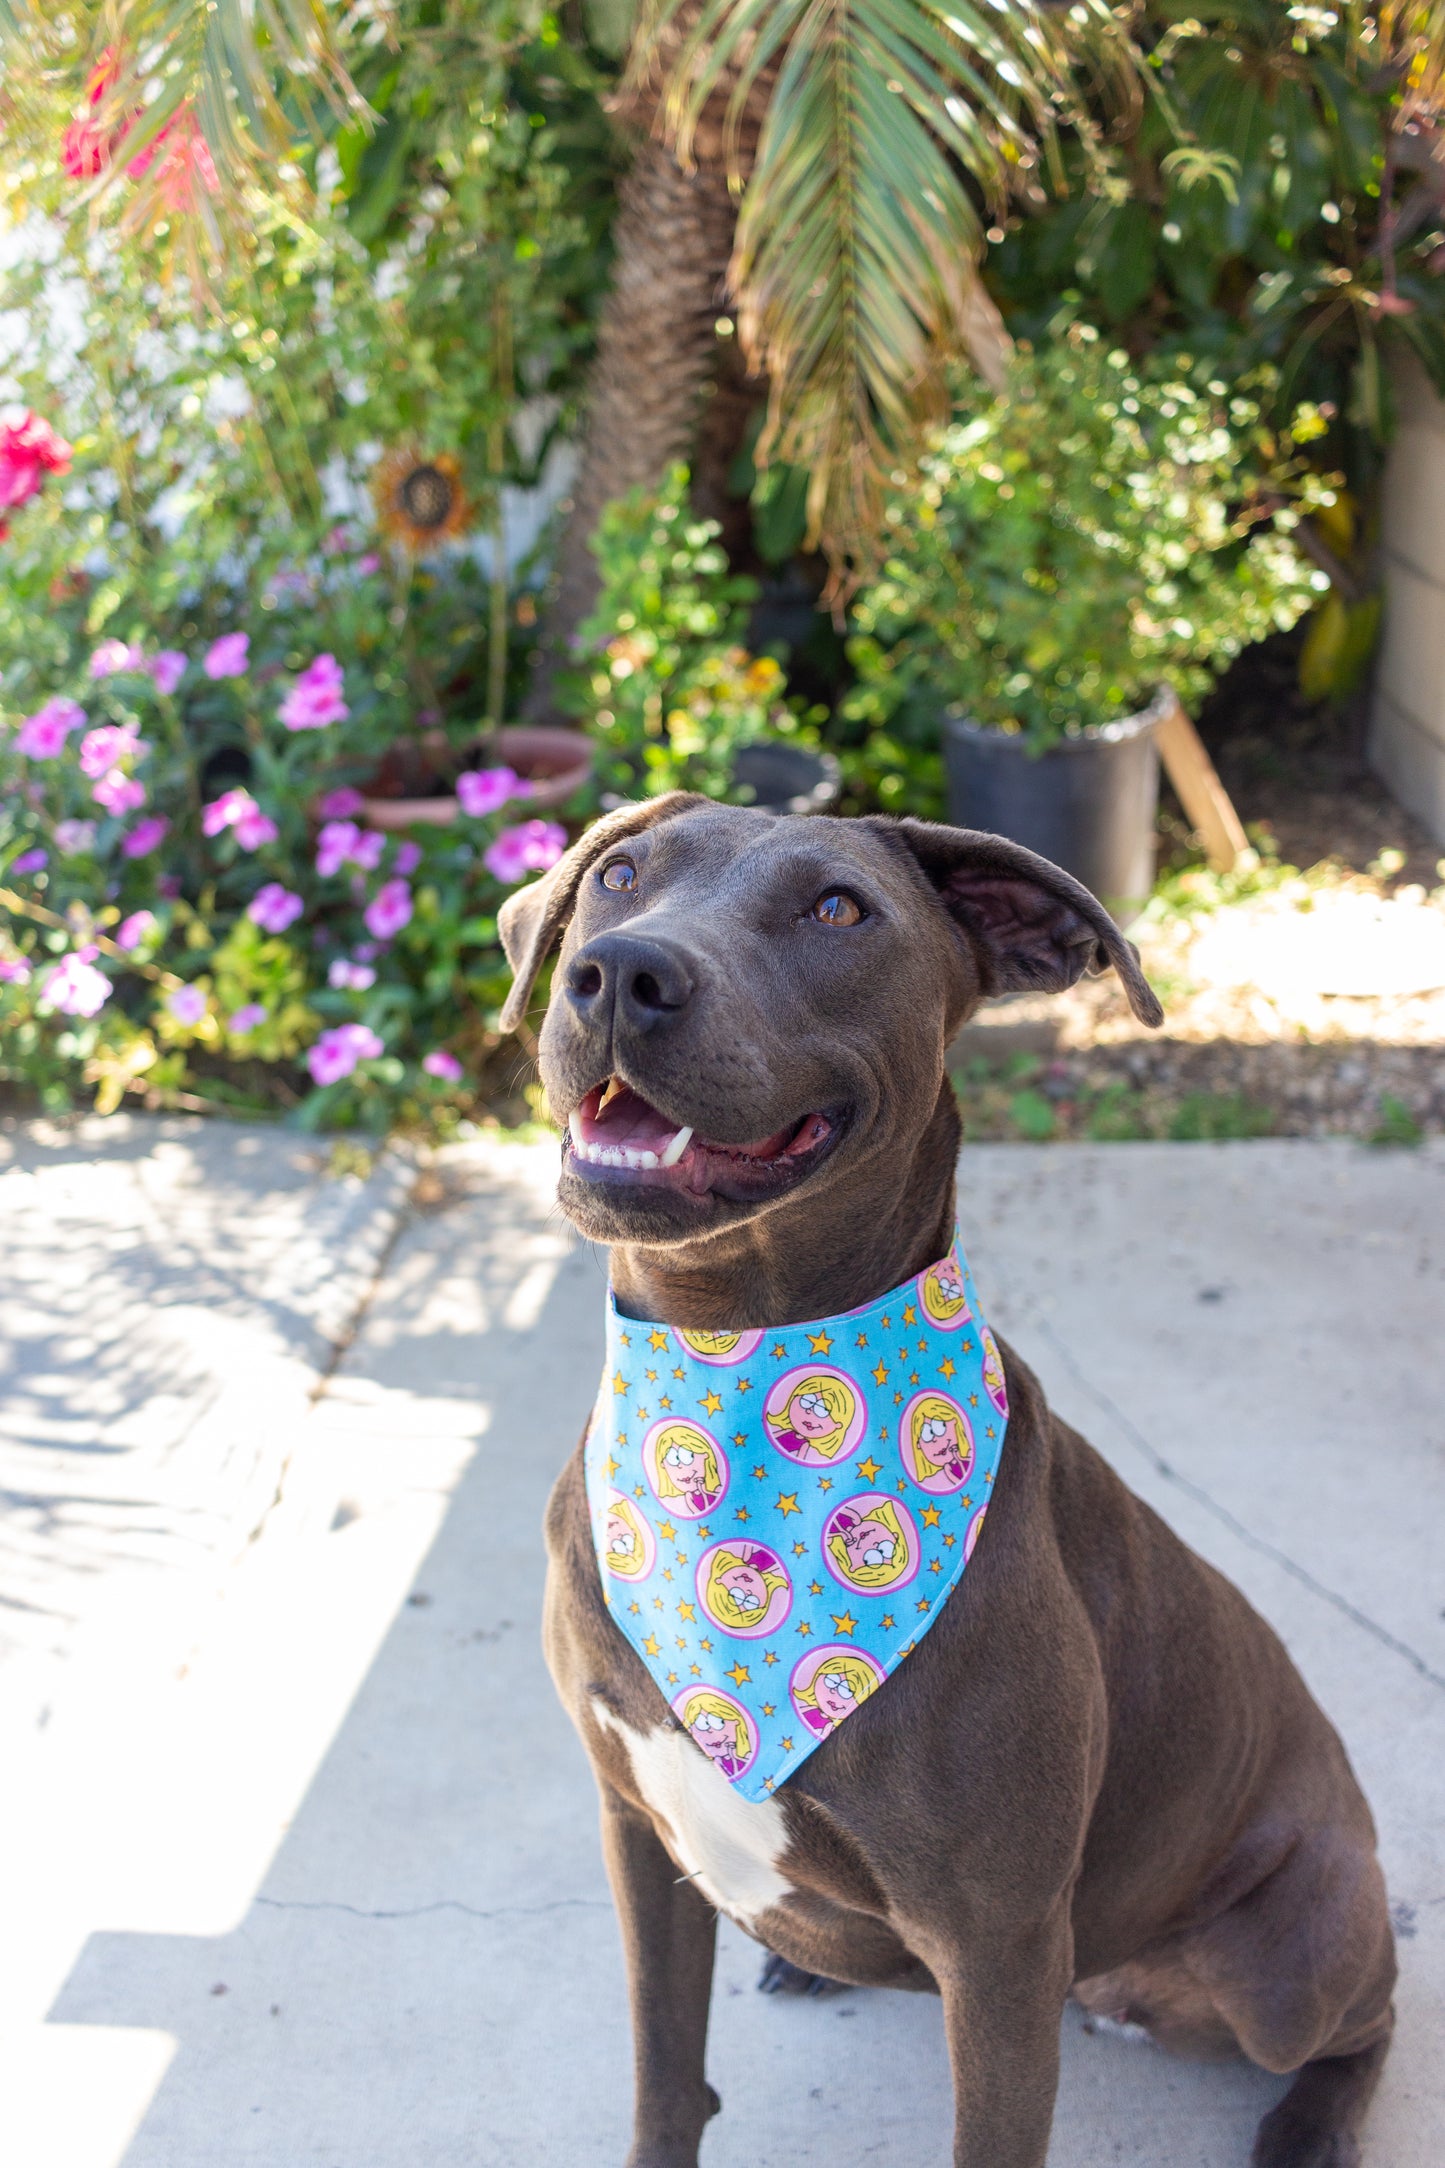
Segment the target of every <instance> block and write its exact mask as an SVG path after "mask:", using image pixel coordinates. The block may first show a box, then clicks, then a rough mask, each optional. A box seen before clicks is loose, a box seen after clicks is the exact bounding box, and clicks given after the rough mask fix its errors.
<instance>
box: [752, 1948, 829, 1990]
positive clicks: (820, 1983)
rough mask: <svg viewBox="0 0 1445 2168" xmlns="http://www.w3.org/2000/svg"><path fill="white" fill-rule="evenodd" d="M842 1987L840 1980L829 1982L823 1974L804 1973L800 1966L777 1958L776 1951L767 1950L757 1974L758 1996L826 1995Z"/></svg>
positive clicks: (782, 1958)
mask: <svg viewBox="0 0 1445 2168" xmlns="http://www.w3.org/2000/svg"><path fill="white" fill-rule="evenodd" d="M843 1985H844V1982H843V1981H842V1980H830V1979H829V1978H828V1976H827V1974H826V1973H824V1972H804V1971H803V1969H802V1967H801V1966H800V1965H793V1964H790V1963H789V1962H788V1960H787V1958H786V1957H779V1955H778V1953H777V1951H776V1950H769V1952H768V1954H767V1956H766V1957H765V1958H764V1960H763V1969H762V1971H761V1972H760V1973H759V1974H758V1993H759V1994H760V1995H827V1994H829V1993H831V1992H832V1990H833V1989H834V1988H835V1987H842V1986H843Z"/></svg>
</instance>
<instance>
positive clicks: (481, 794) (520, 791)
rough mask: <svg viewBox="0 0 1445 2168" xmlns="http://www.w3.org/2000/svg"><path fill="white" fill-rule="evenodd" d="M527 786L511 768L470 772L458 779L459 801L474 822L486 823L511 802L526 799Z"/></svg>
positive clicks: (477, 769) (471, 770) (469, 770)
mask: <svg viewBox="0 0 1445 2168" xmlns="http://www.w3.org/2000/svg"><path fill="white" fill-rule="evenodd" d="M526 795H527V785H526V784H525V783H524V782H523V781H522V779H521V777H520V776H519V775H517V774H515V773H514V772H513V770H512V769H511V768H468V769H467V770H466V772H465V773H464V774H462V775H459V776H458V777H457V799H458V802H459V804H460V805H461V809H462V811H463V812H464V813H466V814H469V815H470V816H471V818H472V819H473V820H485V819H486V817H487V815H488V814H489V813H495V812H497V811H498V810H499V809H500V808H501V807H502V806H504V805H505V804H506V802H507V800H508V799H509V798H525V797H526Z"/></svg>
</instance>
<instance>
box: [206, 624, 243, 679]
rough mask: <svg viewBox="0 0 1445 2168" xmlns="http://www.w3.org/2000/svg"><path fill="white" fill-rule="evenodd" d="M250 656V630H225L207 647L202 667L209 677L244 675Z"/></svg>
mask: <svg viewBox="0 0 1445 2168" xmlns="http://www.w3.org/2000/svg"><path fill="white" fill-rule="evenodd" d="M250 657H251V635H250V633H249V632H223V633H222V634H221V637H220V639H219V640H213V641H212V642H211V644H210V646H209V647H208V648H207V649H206V654H205V659H204V661H203V662H202V664H201V668H202V669H203V670H204V671H205V673H206V676H207V677H208V678H228V677H244V676H245V675H246V670H247V667H248V665H249V663H250Z"/></svg>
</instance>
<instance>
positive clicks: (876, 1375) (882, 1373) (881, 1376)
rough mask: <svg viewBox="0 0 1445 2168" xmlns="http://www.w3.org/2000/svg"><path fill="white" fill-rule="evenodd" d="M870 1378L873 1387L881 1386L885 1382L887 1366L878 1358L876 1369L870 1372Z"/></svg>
mask: <svg viewBox="0 0 1445 2168" xmlns="http://www.w3.org/2000/svg"><path fill="white" fill-rule="evenodd" d="M871 1376H872V1379H873V1383H874V1384H875V1385H882V1384H884V1383H885V1382H886V1380H887V1377H888V1365H887V1364H886V1363H885V1362H884V1361H883V1360H882V1358H881V1357H880V1358H879V1363H878V1368H877V1369H876V1370H874V1371H873V1372H871Z"/></svg>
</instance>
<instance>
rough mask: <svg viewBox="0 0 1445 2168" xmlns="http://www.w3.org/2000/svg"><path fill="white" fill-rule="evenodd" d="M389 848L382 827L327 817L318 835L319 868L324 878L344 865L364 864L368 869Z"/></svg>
mask: <svg viewBox="0 0 1445 2168" xmlns="http://www.w3.org/2000/svg"><path fill="white" fill-rule="evenodd" d="M385 849H386V837H385V836H384V835H383V834H382V832H381V830H380V829H379V828H358V827H357V825H356V823H355V821H327V823H326V825H325V826H324V827H323V828H322V830H321V833H320V834H319V835H318V836H317V838H316V871H317V872H318V873H319V874H320V875H321V876H322V878H323V879H324V880H329V878H330V877H331V875H332V874H333V873H339V872H340V871H341V869H342V867H343V866H364V867H365V869H366V871H367V872H368V873H372V872H374V871H375V869H376V865H377V861H378V860H379V859H380V857H381V854H382V852H383V851H384V850H385Z"/></svg>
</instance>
